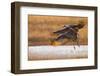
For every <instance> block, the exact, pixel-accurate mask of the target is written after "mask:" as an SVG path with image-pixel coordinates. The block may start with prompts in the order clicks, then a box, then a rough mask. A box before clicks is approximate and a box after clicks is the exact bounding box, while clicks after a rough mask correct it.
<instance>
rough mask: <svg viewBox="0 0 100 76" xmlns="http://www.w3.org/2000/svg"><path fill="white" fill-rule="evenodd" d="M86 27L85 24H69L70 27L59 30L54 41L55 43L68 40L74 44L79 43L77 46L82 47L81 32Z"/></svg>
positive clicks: (66, 26)
mask: <svg viewBox="0 0 100 76" xmlns="http://www.w3.org/2000/svg"><path fill="white" fill-rule="evenodd" d="M84 26H85V24H84V23H83V22H80V23H78V24H69V25H64V27H63V28H62V29H59V30H57V31H55V32H53V34H57V35H58V37H57V38H55V39H53V40H52V41H53V43H54V42H55V41H59V40H63V39H68V40H71V41H73V42H77V45H78V46H80V44H79V30H80V29H82V28H83V27H84ZM74 48H75V47H74Z"/></svg>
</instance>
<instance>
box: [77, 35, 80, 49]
mask: <svg viewBox="0 0 100 76" xmlns="http://www.w3.org/2000/svg"><path fill="white" fill-rule="evenodd" d="M77 45H78V46H79V47H80V44H79V33H78V34H77Z"/></svg>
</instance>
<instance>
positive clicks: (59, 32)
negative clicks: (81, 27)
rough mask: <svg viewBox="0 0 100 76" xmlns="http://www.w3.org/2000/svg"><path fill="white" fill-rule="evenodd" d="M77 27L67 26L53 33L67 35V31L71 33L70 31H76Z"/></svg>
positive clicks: (75, 25)
mask: <svg viewBox="0 0 100 76" xmlns="http://www.w3.org/2000/svg"><path fill="white" fill-rule="evenodd" d="M76 27H77V24H74V25H65V26H64V28H62V29H60V30H57V31H55V32H53V33H54V34H62V33H65V32H67V31H69V30H70V29H75V28H76Z"/></svg>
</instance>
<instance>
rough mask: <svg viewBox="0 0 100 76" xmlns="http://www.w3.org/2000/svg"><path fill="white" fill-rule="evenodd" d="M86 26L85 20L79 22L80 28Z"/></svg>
mask: <svg viewBox="0 0 100 76" xmlns="http://www.w3.org/2000/svg"><path fill="white" fill-rule="evenodd" d="M84 26H85V23H84V22H82V21H81V22H79V24H78V28H79V29H81V28H83V27H84Z"/></svg>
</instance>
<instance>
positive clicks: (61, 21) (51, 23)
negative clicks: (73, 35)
mask: <svg viewBox="0 0 100 76" xmlns="http://www.w3.org/2000/svg"><path fill="white" fill-rule="evenodd" d="M79 21H83V22H84V23H85V27H84V28H82V29H81V30H80V31H79V35H80V39H79V41H80V44H82V45H86V44H87V42H88V38H87V37H88V35H87V34H88V28H87V27H88V18H87V17H71V16H41V15H37V16H36V15H29V16H28V43H29V46H33V45H50V44H51V42H50V39H52V38H56V37H57V36H55V35H53V32H54V31H56V30H59V29H61V28H63V26H64V25H67V24H78V23H79ZM74 44H76V43H74ZM66 45H72V42H70V41H69V42H67V43H66Z"/></svg>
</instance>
